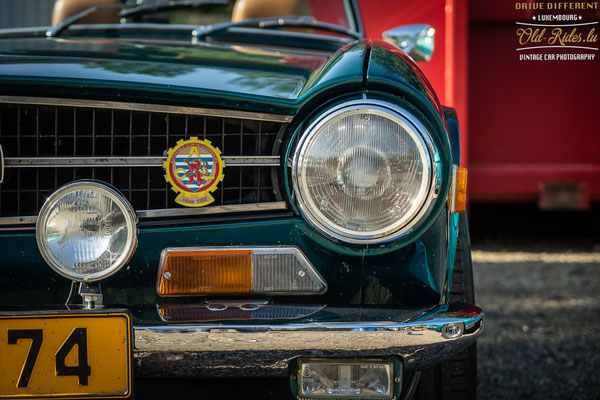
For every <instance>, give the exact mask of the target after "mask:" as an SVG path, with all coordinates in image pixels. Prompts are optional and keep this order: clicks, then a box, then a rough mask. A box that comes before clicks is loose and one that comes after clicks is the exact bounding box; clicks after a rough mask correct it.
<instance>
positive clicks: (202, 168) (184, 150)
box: [163, 137, 225, 207]
mask: <svg viewBox="0 0 600 400" xmlns="http://www.w3.org/2000/svg"><path fill="white" fill-rule="evenodd" d="M163 167H164V169H165V172H166V174H165V179H166V180H167V182H169V183H170V184H171V186H172V188H173V191H175V192H176V193H178V195H177V198H176V199H175V202H177V203H179V204H181V205H183V206H187V207H202V206H205V205H207V204H210V203H212V202H213V201H215V199H214V198H213V197H212V196H211V195H210V193H211V192H214V191H215V190H217V185H218V184H219V182H221V181H222V180H223V176H224V175H223V168H224V167H225V163H224V162H223V160H222V159H221V152H220V151H219V149H217V148H216V147H213V146H212V145H211V143H210V141H209V140H198V138H196V137H192V138H190V139H189V140H180V141H178V142H177V145H176V146H175V147H173V148H172V149H169V152H168V157H167V161H165V163H164V164H163Z"/></svg>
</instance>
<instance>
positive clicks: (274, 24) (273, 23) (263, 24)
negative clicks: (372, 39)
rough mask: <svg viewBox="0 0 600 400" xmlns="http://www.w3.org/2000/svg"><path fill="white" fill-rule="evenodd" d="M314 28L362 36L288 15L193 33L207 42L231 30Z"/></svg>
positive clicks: (310, 18) (251, 20)
mask: <svg viewBox="0 0 600 400" xmlns="http://www.w3.org/2000/svg"><path fill="white" fill-rule="evenodd" d="M281 27H286V28H287V27H297V28H314V29H317V30H320V31H326V32H332V33H339V34H341V35H346V36H350V37H353V38H355V39H360V34H359V33H358V32H356V31H353V30H351V29H347V28H344V27H343V26H340V25H335V24H330V23H327V22H320V21H317V20H316V19H315V18H313V17H310V16H305V15H288V16H285V17H269V18H250V19H245V20H243V21H239V22H223V23H219V24H213V25H205V26H200V27H198V28H196V29H195V30H194V32H192V35H193V36H194V37H195V38H196V39H197V40H205V39H206V38H207V37H209V36H212V35H215V34H218V33H221V32H225V31H228V30H229V29H231V28H265V29H272V28H281Z"/></svg>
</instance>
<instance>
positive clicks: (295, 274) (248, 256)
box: [157, 247, 327, 296]
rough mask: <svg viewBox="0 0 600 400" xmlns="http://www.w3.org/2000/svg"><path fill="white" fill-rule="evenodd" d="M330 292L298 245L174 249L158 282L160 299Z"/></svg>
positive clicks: (166, 255) (163, 257) (168, 251)
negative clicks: (170, 297)
mask: <svg viewBox="0 0 600 400" xmlns="http://www.w3.org/2000/svg"><path fill="white" fill-rule="evenodd" d="M326 288H327V286H326V284H325V281H324V280H323V278H321V276H320V275H319V274H318V272H317V271H316V270H315V269H314V267H313V266H312V264H311V263H310V262H309V261H308V259H307V258H306V257H305V256H304V254H303V253H302V252H301V251H300V250H299V249H298V248H296V247H252V248H240V247H217V248H202V247H199V248H168V249H165V250H164V251H163V252H162V255H161V262H160V267H159V274H158V281H157V292H158V294H159V295H160V296H220V295H248V294H316V293H323V292H325V290H326Z"/></svg>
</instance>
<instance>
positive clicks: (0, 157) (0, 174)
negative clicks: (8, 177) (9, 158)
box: [0, 144, 4, 185]
mask: <svg viewBox="0 0 600 400" xmlns="http://www.w3.org/2000/svg"><path fill="white" fill-rule="evenodd" d="M3 180H4V152H3V151H2V145H1V144H0V185H1V184H2V181H3Z"/></svg>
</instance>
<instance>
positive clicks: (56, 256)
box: [36, 182, 137, 281]
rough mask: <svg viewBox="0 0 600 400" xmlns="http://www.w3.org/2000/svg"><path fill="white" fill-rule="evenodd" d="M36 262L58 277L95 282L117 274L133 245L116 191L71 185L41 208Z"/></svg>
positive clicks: (126, 210)
mask: <svg viewBox="0 0 600 400" xmlns="http://www.w3.org/2000/svg"><path fill="white" fill-rule="evenodd" d="M36 234H37V242H38V247H39V249H40V252H41V253H42V256H43V257H44V259H45V260H46V262H48V264H49V265H50V266H51V267H52V268H53V269H54V270H55V271H56V272H58V273H59V274H61V275H63V276H65V277H67V278H69V279H74V280H79V281H97V280H100V279H103V278H105V277H107V276H109V275H112V274H113V273H115V272H117V271H118V270H119V269H120V268H121V267H122V266H123V265H125V263H127V262H128V261H129V259H130V258H131V256H132V254H133V252H134V250H135V247H136V245H137V233H136V216H135V213H134V211H133V209H132V208H131V206H130V205H129V203H128V202H127V200H125V199H124V198H123V196H121V195H120V194H119V192H117V191H116V190H114V189H112V188H110V187H108V186H106V185H103V184H101V183H98V182H74V183H70V184H68V185H65V186H63V187H61V188H60V189H58V190H57V191H56V192H54V193H53V194H52V195H51V196H50V197H49V198H48V200H47V201H46V203H44V205H43V207H42V209H41V211H40V215H39V217H38V220H37V226H36Z"/></svg>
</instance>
